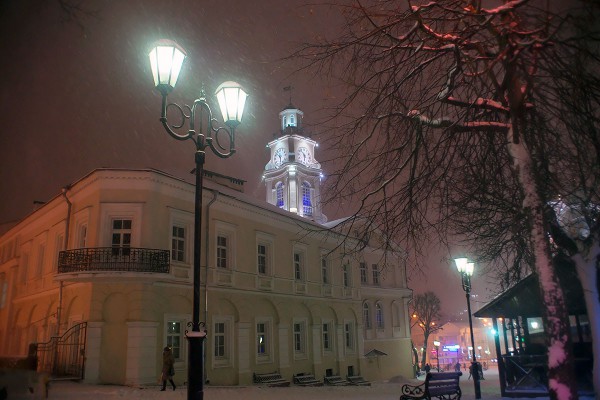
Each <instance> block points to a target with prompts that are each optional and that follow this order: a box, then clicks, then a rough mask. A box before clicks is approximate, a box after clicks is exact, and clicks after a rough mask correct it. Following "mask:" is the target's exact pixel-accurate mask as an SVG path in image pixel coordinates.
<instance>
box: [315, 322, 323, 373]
mask: <svg viewBox="0 0 600 400" xmlns="http://www.w3.org/2000/svg"><path fill="white" fill-rule="evenodd" d="M321 329H323V328H322V326H321V325H313V326H312V343H313V346H312V348H313V361H314V364H315V365H318V364H321V349H322V348H323V344H322V343H321V339H322V338H321Z"/></svg>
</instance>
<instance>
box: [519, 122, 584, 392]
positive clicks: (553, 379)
mask: <svg viewBox="0 0 600 400" xmlns="http://www.w3.org/2000/svg"><path fill="white" fill-rule="evenodd" d="M514 142H515V140H514V132H513V128H512V127H511V128H510V129H509V131H508V143H509V144H508V151H509V152H510V154H511V156H512V158H513V161H514V165H515V168H516V169H517V171H518V176H519V181H520V183H521V186H522V188H523V191H524V194H525V196H524V199H523V208H524V209H525V210H529V212H530V215H531V240H532V245H533V248H534V255H535V266H534V268H535V272H536V273H537V276H538V282H539V289H540V294H541V297H542V301H543V303H544V306H543V307H542V310H543V313H544V315H543V318H544V330H545V331H546V334H547V340H548V384H549V391H550V398H551V399H560V400H570V399H576V398H577V386H576V383H575V376H574V372H573V370H574V365H573V364H572V360H573V357H572V355H571V353H572V350H571V342H570V340H569V313H568V311H567V307H566V303H565V299H564V295H563V291H562V288H561V287H560V284H559V283H558V277H557V276H556V274H555V271H554V266H553V264H552V260H551V257H550V248H549V243H548V238H547V236H546V230H545V228H544V227H545V224H544V215H543V207H544V204H543V202H542V200H541V198H540V196H539V194H538V192H537V185H536V182H535V177H534V174H533V170H532V161H531V157H530V154H529V152H528V151H527V149H526V148H525V145H524V143H523V141H522V140H520V141H517V142H518V143H514Z"/></svg>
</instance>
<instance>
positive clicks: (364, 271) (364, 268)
mask: <svg viewBox="0 0 600 400" xmlns="http://www.w3.org/2000/svg"><path fill="white" fill-rule="evenodd" d="M360 283H363V284H366V283H368V278H367V263H364V262H361V263H360Z"/></svg>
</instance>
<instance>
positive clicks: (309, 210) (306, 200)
mask: <svg viewBox="0 0 600 400" xmlns="http://www.w3.org/2000/svg"><path fill="white" fill-rule="evenodd" d="M311 194H312V189H311V187H310V183H308V182H306V181H305V182H302V210H303V211H302V213H303V215H306V216H311V215H313V207H312V200H311V197H312V196H311Z"/></svg>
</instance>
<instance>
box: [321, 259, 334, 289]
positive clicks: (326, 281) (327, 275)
mask: <svg viewBox="0 0 600 400" xmlns="http://www.w3.org/2000/svg"><path fill="white" fill-rule="evenodd" d="M320 261H321V283H322V284H323V285H331V262H330V261H329V257H328V256H327V253H325V252H324V251H322V252H321V258H320Z"/></svg>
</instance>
